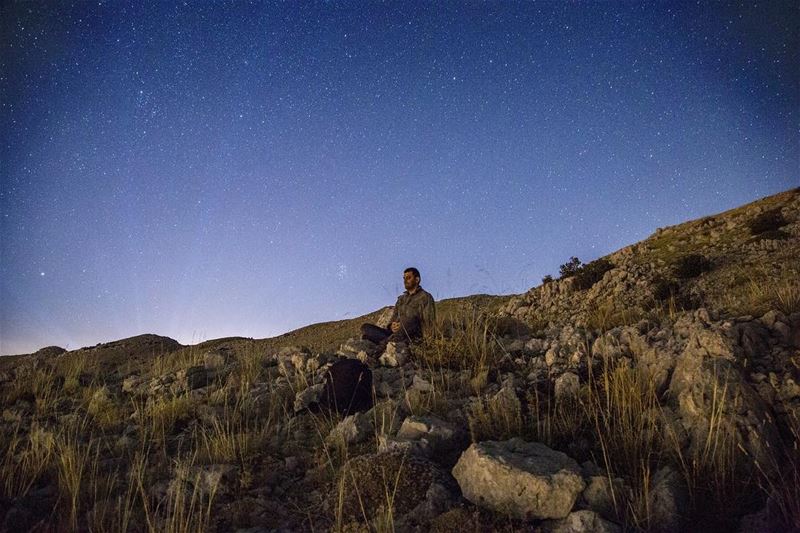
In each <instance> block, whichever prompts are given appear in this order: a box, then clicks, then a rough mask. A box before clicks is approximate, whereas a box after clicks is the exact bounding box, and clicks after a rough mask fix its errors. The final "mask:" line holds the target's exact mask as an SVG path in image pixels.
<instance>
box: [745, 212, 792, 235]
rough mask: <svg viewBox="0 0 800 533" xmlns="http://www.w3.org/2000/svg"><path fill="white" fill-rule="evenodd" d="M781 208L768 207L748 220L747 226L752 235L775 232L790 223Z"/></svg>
mask: <svg viewBox="0 0 800 533" xmlns="http://www.w3.org/2000/svg"><path fill="white" fill-rule="evenodd" d="M788 223H789V222H788V221H787V220H786V218H784V216H783V213H782V212H781V210H780V208H777V207H776V208H773V209H768V210H766V211H764V212H762V213H760V214H759V215H756V216H755V217H753V218H752V219H750V220H749V221H748V222H747V228H748V229H749V230H750V233H751V235H754V236H756V235H762V234H764V233H767V232H775V231H778V230H779V229H780V228H782V227H783V226H785V225H786V224H788Z"/></svg>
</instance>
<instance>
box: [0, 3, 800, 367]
mask: <svg viewBox="0 0 800 533" xmlns="http://www.w3.org/2000/svg"><path fill="white" fill-rule="evenodd" d="M67 4H68V3H67V2H28V1H21V2H4V3H3V7H2V8H0V9H2V12H1V13H0V24H2V35H1V37H2V41H1V42H0V63H1V66H0V74H1V75H2V80H0V81H1V82H2V87H1V88H2V94H1V95H0V101H1V102H2V110H1V112H2V116H1V117H0V118H1V120H2V143H1V144H2V152H1V153H0V179H1V180H2V181H1V183H0V184H1V187H0V224H2V227H1V228H0V229H1V230H2V232H1V237H0V238H1V239H2V240H1V241H0V254H1V255H0V264H1V267H2V272H1V273H0V339H2V341H0V353H3V354H10V353H24V352H31V351H34V350H36V349H38V348H40V347H42V346H46V345H52V344H56V345H60V346H62V347H65V348H68V349H75V348H79V347H81V346H86V345H94V344H96V343H98V342H106V341H110V340H115V339H119V338H123V337H128V336H132V335H138V334H141V333H157V334H160V335H167V336H170V337H173V338H175V339H177V340H178V341H180V342H182V343H196V342H199V341H202V340H207V339H213V338H219V337H224V336H231V335H237V336H246V337H256V338H262V337H268V336H273V335H277V334H280V333H283V332H285V331H288V330H290V329H294V328H297V327H300V326H303V325H306V324H310V323H314V322H320V321H326V320H338V319H342V318H349V317H355V316H358V315H361V314H364V313H367V312H370V311H373V310H375V309H378V308H380V307H382V306H384V305H391V304H393V303H394V301H395V299H396V297H397V295H398V294H399V293H401V292H402V290H403V285H402V271H403V269H404V268H405V267H407V266H416V267H417V268H419V270H420V271H421V273H422V286H423V287H424V288H425V289H426V290H428V291H429V292H430V293H431V294H433V296H434V297H435V298H436V299H442V298H448V297H453V296H463V295H468V294H476V293H491V294H508V293H519V292H524V291H525V290H527V289H529V288H530V287H532V286H535V285H538V284H539V283H540V282H541V278H542V276H544V275H545V274H548V273H549V274H553V275H557V274H558V266H559V265H560V264H562V263H564V262H566V261H567V260H568V259H569V257H570V256H572V255H576V256H578V257H579V258H580V259H581V260H583V261H584V262H588V261H590V260H593V259H596V258H598V257H601V256H603V255H606V254H608V253H611V252H613V251H615V250H617V249H619V248H621V247H623V246H626V245H628V244H631V243H634V242H637V241H639V240H642V239H644V238H646V237H647V236H649V235H650V234H652V233H653V232H654V231H655V230H656V228H657V227H663V226H667V225H672V224H677V223H680V222H683V221H686V220H690V219H695V218H699V217H702V216H705V215H708V214H712V213H716V212H720V211H724V210H726V209H730V208H733V207H736V206H739V205H741V204H744V203H747V202H751V201H753V200H756V199H758V198H761V197H764V196H767V195H771V194H775V193H777V192H780V191H784V190H787V189H789V188H792V187H795V186H798V185H800V173H799V171H798V170H799V169H800V120H799V117H800V59H799V56H800V40H799V38H798V28H800V8H798V4H797V3H796V2H795V1H789V2H775V1H766V2H763V3H759V4H757V5H756V4H748V5H745V6H740V5H736V4H733V5H727V4H721V3H716V2H707V1H705V0H704V1H702V2H699V3H698V4H699V5H698V4H690V3H682V2H656V3H653V2H641V3H640V2H611V1H608V2H536V3H532V2H531V3H506V2H489V3H478V2H444V3H443V4H440V3H439V2H430V3H419V4H416V3H405V2H402V3H401V2H392V3H389V4H384V3H378V2H353V3H348V2H324V3H315V4H308V3H300V2H286V3H279V4H275V3H259V2H255V3H245V2H238V1H237V2H214V3H212V2H187V3H181V4H179V5H177V6H176V5H173V4H172V3H171V2H170V3H167V2H163V3H147V4H142V3H138V2H137V3H135V4H131V5H128V4H126V3H124V2H121V1H111V2H94V3H88V2H77V3H75V4H74V5H72V6H70V5H67ZM640 4H641V5H640Z"/></svg>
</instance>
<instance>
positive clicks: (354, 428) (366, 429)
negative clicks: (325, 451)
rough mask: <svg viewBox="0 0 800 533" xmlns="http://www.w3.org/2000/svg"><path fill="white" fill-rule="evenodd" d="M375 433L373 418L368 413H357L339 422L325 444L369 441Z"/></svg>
mask: <svg viewBox="0 0 800 533" xmlns="http://www.w3.org/2000/svg"><path fill="white" fill-rule="evenodd" d="M374 432H375V427H374V424H373V422H372V418H371V417H370V416H368V415H367V414H366V413H356V414H353V415H349V416H346V417H345V418H344V419H343V420H342V421H341V422H339V423H338V424H337V425H336V426H335V427H334V428H333V429H332V430H331V432H330V433H329V434H328V436H327V437H326V438H325V442H327V443H329V444H336V443H344V444H355V443H358V442H363V441H365V440H367V439H368V438H369V437H371V436H372V435H373V434H374Z"/></svg>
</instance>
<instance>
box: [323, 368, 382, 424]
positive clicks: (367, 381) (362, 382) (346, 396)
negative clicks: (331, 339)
mask: <svg viewBox="0 0 800 533" xmlns="http://www.w3.org/2000/svg"><path fill="white" fill-rule="evenodd" d="M319 404H320V406H322V407H327V408H328V409H331V410H334V411H336V412H338V413H341V414H342V415H344V416H347V415H351V414H353V413H356V412H359V411H367V410H369V409H371V408H372V370H370V369H369V367H368V366H367V365H365V364H364V363H362V362H361V361H359V360H358V359H340V360H338V361H336V362H335V363H333V365H332V366H331V367H330V368H329V369H328V371H327V372H326V373H325V388H324V389H323V391H322V397H321V398H320V401H319Z"/></svg>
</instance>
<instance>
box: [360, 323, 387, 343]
mask: <svg viewBox="0 0 800 533" xmlns="http://www.w3.org/2000/svg"><path fill="white" fill-rule="evenodd" d="M391 336H392V330H390V329H389V328H382V327H380V326H376V325H375V324H361V338H362V339H364V340H368V341H370V342H374V343H375V344H384V345H385V344H386V343H387V342H389V337H391Z"/></svg>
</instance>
